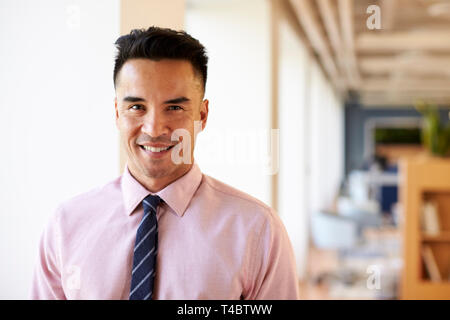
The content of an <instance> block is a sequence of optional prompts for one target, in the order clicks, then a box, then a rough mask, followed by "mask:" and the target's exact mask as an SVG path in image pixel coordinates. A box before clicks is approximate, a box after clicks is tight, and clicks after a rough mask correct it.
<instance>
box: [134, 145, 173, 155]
mask: <svg viewBox="0 0 450 320" xmlns="http://www.w3.org/2000/svg"><path fill="white" fill-rule="evenodd" d="M175 146H176V144H175V145H172V146H145V145H139V147H140V148H141V150H143V151H144V152H145V153H146V154H147V155H149V156H151V157H152V158H160V157H163V156H164V155H166V154H168V153H169V151H170V150H171V149H172V148H173V147H175Z"/></svg>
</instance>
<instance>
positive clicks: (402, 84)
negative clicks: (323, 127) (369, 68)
mask: <svg viewBox="0 0 450 320" xmlns="http://www.w3.org/2000/svg"><path fill="white" fill-rule="evenodd" d="M360 89H361V91H389V92H404V91H410V92H415V91H423V92H446V93H450V79H447V80H445V79H426V80H421V79H420V78H417V79H412V80H411V79H399V80H398V79H396V80H391V79H389V78H385V77H382V78H369V79H366V80H364V82H362V83H361V86H360Z"/></svg>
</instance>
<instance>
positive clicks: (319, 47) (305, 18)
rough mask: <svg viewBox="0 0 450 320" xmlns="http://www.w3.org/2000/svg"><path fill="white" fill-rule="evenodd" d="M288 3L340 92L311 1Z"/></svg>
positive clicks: (336, 76)
mask: <svg viewBox="0 0 450 320" xmlns="http://www.w3.org/2000/svg"><path fill="white" fill-rule="evenodd" d="M289 1H290V3H291V6H292V8H293V9H294V12H295V14H296V16H297V19H298V21H299V22H300V25H301V26H302V27H303V30H304V32H305V34H306V37H307V38H308V40H309V42H310V43H311V46H312V48H313V49H314V51H315V52H316V53H317V54H318V56H319V60H320V62H321V63H322V65H323V67H324V69H325V72H326V73H327V75H328V77H329V78H330V79H331V81H332V82H333V83H334V85H335V86H336V87H337V88H338V89H339V90H342V89H343V87H342V82H341V81H340V77H339V73H338V70H337V67H336V64H335V62H334V60H333V58H332V55H331V53H330V50H329V48H328V45H327V40H326V38H325V36H324V35H323V33H322V29H321V26H320V22H319V21H318V19H317V18H316V15H315V12H314V10H313V7H312V4H311V0H289Z"/></svg>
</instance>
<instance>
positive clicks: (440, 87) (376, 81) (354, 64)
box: [287, 0, 450, 106]
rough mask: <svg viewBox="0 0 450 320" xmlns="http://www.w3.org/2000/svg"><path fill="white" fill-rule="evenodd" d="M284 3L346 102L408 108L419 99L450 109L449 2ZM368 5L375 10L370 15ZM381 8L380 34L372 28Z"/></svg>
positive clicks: (309, 0) (308, 0)
mask: <svg viewBox="0 0 450 320" xmlns="http://www.w3.org/2000/svg"><path fill="white" fill-rule="evenodd" d="M287 1H288V2H289V3H290V7H291V8H292V10H293V12H294V13H295V16H296V17H297V19H298V22H299V24H300V26H301V27H302V29H303V32H304V34H305V38H306V39H307V41H308V42H309V46H310V47H311V48H312V50H313V51H314V53H315V54H316V55H317V58H318V60H319V62H320V63H321V65H322V67H323V69H324V70H325V72H326V73H327V76H328V78H329V79H330V80H331V81H332V82H333V83H334V85H335V87H336V88H337V89H338V90H339V91H340V92H341V93H343V94H344V95H346V96H347V98H349V97H357V98H358V99H359V101H360V102H361V103H362V104H363V105H365V106H411V105H412V104H414V102H415V101H417V100H418V99H421V100H424V101H428V102H431V103H436V104H439V105H447V106H448V105H450V0H287ZM371 5H376V6H377V7H371V8H374V9H373V10H375V11H370V12H369V13H368V12H367V9H368V8H369V6H371ZM378 9H379V18H380V20H379V21H380V22H381V28H380V29H377V28H375V29H369V27H368V25H367V21H368V19H369V22H372V23H376V19H375V17H376V15H374V14H376V10H378ZM369 25H371V26H372V24H369ZM374 26H375V27H376V25H374Z"/></svg>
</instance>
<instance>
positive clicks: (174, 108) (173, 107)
mask: <svg viewBox="0 0 450 320" xmlns="http://www.w3.org/2000/svg"><path fill="white" fill-rule="evenodd" d="M167 108H168V110H183V108H182V107H180V106H169V107H167Z"/></svg>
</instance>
